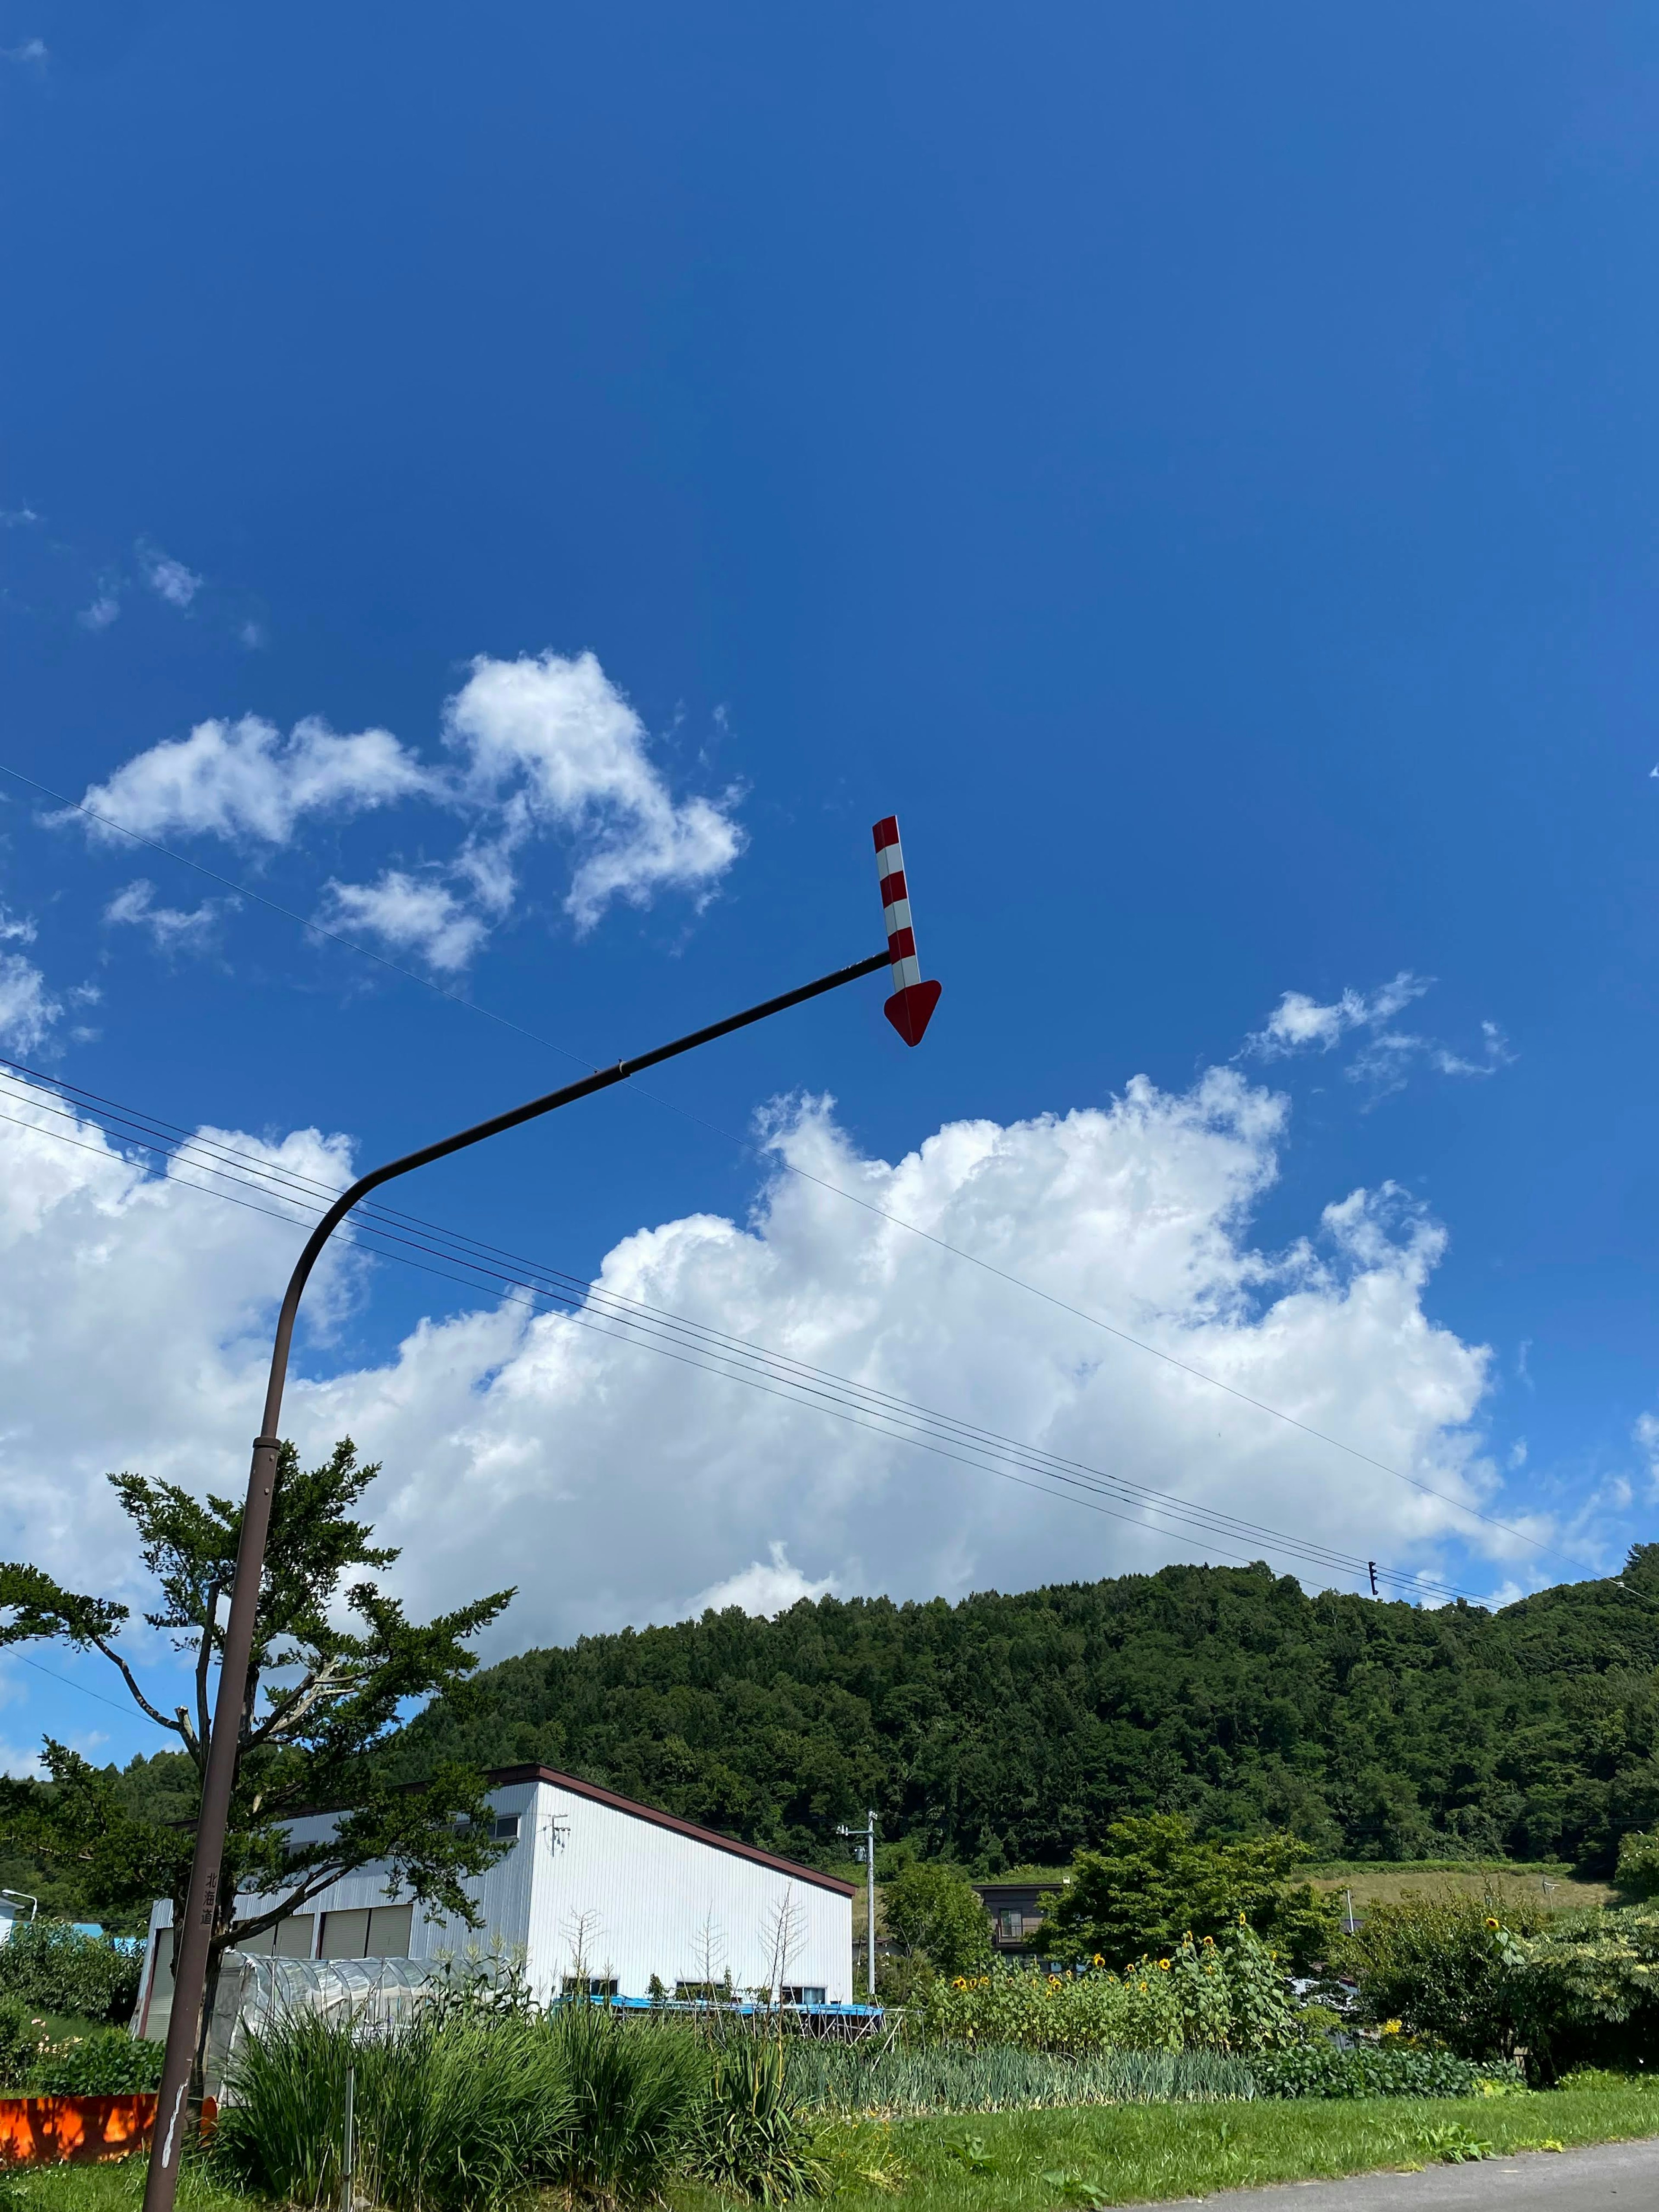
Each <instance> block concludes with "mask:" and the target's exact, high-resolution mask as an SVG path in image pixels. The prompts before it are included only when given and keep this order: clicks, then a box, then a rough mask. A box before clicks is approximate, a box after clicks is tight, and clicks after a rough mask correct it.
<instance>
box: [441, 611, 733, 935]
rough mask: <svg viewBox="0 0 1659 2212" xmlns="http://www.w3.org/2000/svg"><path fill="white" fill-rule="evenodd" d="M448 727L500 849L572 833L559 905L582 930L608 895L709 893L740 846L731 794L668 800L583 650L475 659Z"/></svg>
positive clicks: (623, 706)
mask: <svg viewBox="0 0 1659 2212" xmlns="http://www.w3.org/2000/svg"><path fill="white" fill-rule="evenodd" d="M445 729H446V734H447V738H448V739H449V742H450V744H451V745H452V746H453V748H454V749H455V750H456V752H457V753H458V754H459V757H460V758H461V759H462V761H463V762H464V763H465V779H466V783H467V787H468V788H469V789H470V790H471V792H473V793H476V794H478V795H480V796H483V797H487V798H488V799H489V800H490V801H491V802H493V804H494V805H495V806H497V807H499V808H501V810H502V811H503V813H504V816H505V824H504V829H503V834H502V839H501V843H500V845H499V846H498V848H497V849H498V851H501V852H505V851H506V850H507V849H510V848H511V846H512V845H513V844H515V843H517V842H520V841H521V840H522V839H523V837H524V836H526V835H527V834H529V832H530V831H531V830H532V829H534V828H536V827H538V826H539V825H542V824H552V825H556V826H557V827H559V828H561V829H565V830H567V831H568V832H570V833H571V834H572V835H573V836H574V838H575V840H576V841H577V843H578V846H579V849H580V859H579V860H578V863H577V866H576V871H575V874H574V878H573V880H572V883H571V886H570V893H569V896H568V898H567V899H566V901H565V908H566V911H567V912H568V914H569V915H571V917H572V918H573V920H574V921H575V924H576V927H577V928H578V929H579V930H586V929H591V928H592V927H593V925H594V923H595V922H596V921H599V917H600V915H602V914H603V913H604V912H605V908H606V907H607V906H608V905H609V904H610V903H611V901H612V900H613V899H617V898H620V899H623V900H626V901H627V902H629V904H630V905H633V906H645V905H647V904H648V903H649V902H650V900H651V898H652V896H653V894H654V893H655V892H657V891H659V890H691V891H706V890H709V889H711V888H712V887H713V885H714V884H716V883H718V882H719V880H720V877H721V876H723V875H724V874H725V872H726V870H727V869H728V868H729V867H730V866H731V865H732V861H733V860H736V859H737V857H738V853H739V852H740V851H741V850H742V847H743V838H742V834H741V832H740V831H739V829H738V826H737V824H736V823H734V822H733V821H732V818H731V816H730V813H729V812H728V811H726V810H727V807H728V805H729V804H730V794H728V795H727V797H726V799H723V800H722V801H720V802H719V803H716V802H715V801H714V800H711V799H687V800H685V801H684V803H682V804H678V805H677V804H676V802H675V800H674V799H673V797H672V796H671V793H670V791H669V788H668V786H667V784H666V783H665V781H664V779H663V776H662V775H661V773H660V771H659V769H657V768H656V766H655V765H654V764H653V762H652V760H651V758H650V757H649V754H648V753H647V750H646V732H645V726H644V724H643V723H642V722H641V720H640V718H639V716H638V715H637V714H635V711H634V709H633V708H632V707H630V706H629V703H628V702H627V700H626V699H624V698H623V696H622V694H621V692H620V691H618V690H617V688H616V686H615V684H612V683H611V680H610V678H608V677H607V676H606V675H605V671H604V670H603V669H602V668H601V667H600V665H599V662H598V660H597V659H595V658H594V656H593V655H592V653H582V654H580V656H579V657H578V658H577V659H574V660H567V659H562V657H561V656H560V655H559V654H558V653H542V654H540V655H538V656H537V657H534V658H532V657H531V656H529V655H524V656H522V657H520V659H517V660H491V659H488V658H487V657H483V656H481V657H480V658H479V659H477V660H475V661H474V662H473V664H472V672H471V675H470V676H469V678H467V681H466V683H465V684H464V685H463V687H462V688H461V690H459V691H458V692H457V693H456V695H455V696H454V697H453V699H452V700H450V702H449V703H448V706H447V708H446V710H445Z"/></svg>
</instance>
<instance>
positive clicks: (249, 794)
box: [52, 714, 433, 845]
mask: <svg viewBox="0 0 1659 2212" xmlns="http://www.w3.org/2000/svg"><path fill="white" fill-rule="evenodd" d="M432 788H433V779H432V776H431V775H430V774H429V772H428V770H427V769H423V768H422V766H421V764H420V763H419V762H418V761H417V760H416V759H415V758H414V757H413V756H412V755H411V754H409V753H407V752H405V751H404V748H403V747H402V746H401V745H400V744H398V740H397V738H394V737H393V736H392V734H391V732H389V731H386V730H360V731H359V732H357V733H356V735H355V736H351V737H337V735H336V734H335V732H333V731H332V730H331V729H330V728H329V726H328V725H327V724H326V723H325V722H321V721H318V720H314V719H310V720H305V721H302V722H298V723H296V724H295V727H294V729H293V730H292V731H291V732H290V733H289V736H288V737H286V738H284V737H283V735H282V733H281V732H280V731H279V730H277V729H276V726H275V725H274V724H273V723H270V722H267V721H264V720H261V718H260V717H259V716H258V714H244V715H243V716H242V718H241V720H240V721H235V722H220V721H209V722H198V723H197V726H196V727H195V728H194V729H193V730H192V731H191V733H190V735H189V736H188V737H187V738H172V739H169V740H168V741H167V742H166V743H165V744H159V745H153V746H152V747H151V748H150V750H149V751H148V752H143V753H139V754H137V756H136V757H134V758H133V759H131V760H130V761H128V762H126V763H125V765H124V766H122V767H121V768H118V769H117V770H116V771H115V773H114V775H112V776H111V777H110V778H109V779H108V781H106V782H104V783H94V784H90V785H88V788H87V793H86V797H85V799H84V802H83V803H84V805H87V806H88V807H89V808H91V809H92V810H93V811H94V813H97V814H103V815H107V816H109V817H111V818H112V820H114V821H116V822H118V823H121V824H122V825H123V826H124V827H125V828H126V829H136V830H137V831H138V833H139V834H140V836H146V837H167V836H178V835H179V834H180V833H183V834H185V835H188V836H215V837H224V838H230V839H237V840H241V839H246V840H250V841H258V842H261V843H264V844H269V845H286V844H287V843H288V842H289V840H290V838H292V836H294V833H295V829H296V828H297V827H298V825H299V823H301V821H302V820H303V819H304V817H306V816H307V815H308V814H333V815H348V814H356V813H362V811H365V810H366V809H368V808H371V807H377V806H387V805H392V803H393V802H394V801H396V800H398V799H407V798H410V797H411V796H413V795H416V794H417V793H418V794H427V793H430V792H431V790H432ZM52 819H53V820H54V821H57V822H70V823H82V824H84V825H85V827H86V829H87V834H88V836H90V837H91V838H93V839H94V841H95V842H97V841H101V842H104V843H106V844H110V843H118V842H121V840H120V838H119V835H118V832H117V831H115V830H113V829H107V828H106V827H105V826H104V825H103V824H102V823H98V822H94V821H93V820H92V819H91V818H90V817H89V816H88V815H86V814H81V813H72V814H59V815H55V816H53V817H52Z"/></svg>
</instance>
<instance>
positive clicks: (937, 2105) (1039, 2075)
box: [785, 2037, 1255, 2117]
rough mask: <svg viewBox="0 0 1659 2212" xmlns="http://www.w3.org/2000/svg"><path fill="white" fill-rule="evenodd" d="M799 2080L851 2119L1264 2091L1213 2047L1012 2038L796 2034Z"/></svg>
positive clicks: (800, 2087)
mask: <svg viewBox="0 0 1659 2212" xmlns="http://www.w3.org/2000/svg"><path fill="white" fill-rule="evenodd" d="M785 2047H786V2050H787V2067H788V2078H789V2085H790V2087H791V2088H792V2089H793V2090H794V2092H795V2093H796V2094H797V2095H798V2096H799V2098H800V2100H801V2101H802V2102H803V2103H804V2104H806V2105H809V2106H813V2107H815V2108H816V2109H817V2110H819V2111H822V2112H835V2113H838V2114H843V2115H863V2114H872V2115H878V2116H883V2117H899V2116H908V2115H912V2114H923V2113H928V2112H1012V2111H1016V2110H1024V2111H1030V2110H1031V2109H1033V2108H1041V2107H1043V2106H1063V2105H1117V2104H1150V2103H1154V2102H1156V2103H1175V2104H1189V2103H1199V2102H1202V2103H1210V2102H1213V2101H1215V2100H1218V2099H1223V2098H1238V2097H1251V2096H1254V2095H1255V2083H1254V2081H1252V2079H1251V2075H1250V2069H1249V2063H1248V2061H1246V2060H1244V2059H1243V2058H1235V2057H1226V2056H1224V2055H1222V2054H1221V2053H1218V2052H1216V2051H1086V2052H1083V2053H1080V2054H1079V2055H1078V2056H1077V2057H1058V2056H1056V2055H1055V2054H1054V2053H1053V2052H1050V2051H1028V2050H1024V2049H1021V2048H1019V2047H1018V2046H1015V2045H1008V2044H993V2045H986V2046H975V2045H969V2044H961V2043H954V2044H953V2043H940V2044H923V2045H904V2044H895V2045H893V2046H892V2047H891V2048H890V2049H888V2050H885V2051H878V2050H876V2049H874V2048H872V2045H868V2044H860V2043H854V2044H845V2043H828V2042H822V2043H821V2042H817V2041H816V2040H813V2039H810V2038H805V2037H801V2038H795V2039H791V2040H790V2041H789V2042H788V2044H787V2045H786V2046H785Z"/></svg>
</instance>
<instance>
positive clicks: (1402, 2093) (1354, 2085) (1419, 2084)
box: [1250, 2038, 1522, 2097]
mask: <svg viewBox="0 0 1659 2212" xmlns="http://www.w3.org/2000/svg"><path fill="white" fill-rule="evenodd" d="M1250 2071H1251V2074H1252V2075H1253V2076H1254V2078H1255V2087H1256V2093H1257V2094H1258V2095H1260V2096H1263V2097H1475V2096H1484V2095H1490V2094H1491V2093H1492V2091H1493V2090H1494V2089H1518V2088H1520V2087H1522V2076H1521V2075H1520V2074H1519V2073H1517V2072H1516V2069H1515V2067H1514V2066H1513V2065H1505V2064H1504V2063H1502V2062H1501V2061H1496V2062H1493V2063H1489V2064H1486V2065H1476V2064H1475V2063H1474V2060H1473V2059H1468V2058H1459V2057H1456V2056H1455V2054H1454V2053H1453V2052H1451V2051H1434V2050H1429V2049H1425V2048H1424V2047H1422V2046H1421V2045H1414V2044H1408V2043H1405V2042H1403V2041H1401V2040H1400V2039H1395V2038H1390V2039H1389V2040H1387V2041H1385V2042H1382V2043H1356V2044H1354V2045H1352V2047H1351V2048H1349V2049H1347V2050H1346V2051H1343V2050H1339V2049H1337V2047H1336V2046H1335V2045H1334V2044H1330V2043H1327V2042H1325V2041H1323V2040H1319V2041H1316V2042H1311V2043H1304V2044H1300V2045H1297V2048H1296V2049H1295V2050H1293V2051H1279V2052H1277V2053H1275V2054H1274V2055H1273V2056H1272V2057H1267V2058H1260V2059H1257V2060H1256V2061H1255V2063H1253V2065H1252V2066H1251V2069H1250Z"/></svg>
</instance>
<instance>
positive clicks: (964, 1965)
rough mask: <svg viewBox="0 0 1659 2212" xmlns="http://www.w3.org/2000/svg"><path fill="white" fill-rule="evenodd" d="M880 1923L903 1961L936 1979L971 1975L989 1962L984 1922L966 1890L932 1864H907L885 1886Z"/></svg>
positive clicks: (980, 1907)
mask: <svg viewBox="0 0 1659 2212" xmlns="http://www.w3.org/2000/svg"><path fill="white" fill-rule="evenodd" d="M881 1918H882V1924H883V1927H884V1929H885V1932H886V1933H887V1935H888V1936H890V1938H891V1940H892V1941H893V1942H896V1944H897V1945H898V1946H899V1948H900V1949H901V1950H902V1951H903V1953H904V1954H906V1956H907V1957H908V1958H915V1957H917V1956H918V1955H920V1956H921V1958H923V1959H925V1960H927V1963H928V1965H929V1966H932V1967H933V1969H934V1971H935V1972H938V1973H941V1974H975V1973H979V1972H982V1971H983V1969H984V1968H985V1966H987V1965H988V1963H989V1961H990V1957H991V1929H990V1923H989V1922H988V1921H987V1918H986V1916H985V1907H984V1906H983V1905H981V1903H980V1901H979V1899H978V1897H977V1895H976V1894H975V1892H974V1890H973V1888H972V1887H971V1886H970V1885H969V1882H968V1881H967V1880H966V1879H965V1877H964V1876H963V1875H959V1874H957V1872H956V1871H955V1870H954V1869H952V1868H951V1867H947V1866H941V1865H940V1864H939V1862H938V1861H937V1860H929V1859H918V1860H913V1861H912V1862H911V1863H910V1864H909V1865H908V1866H906V1867H902V1868H901V1869H899V1871H898V1873H897V1874H896V1875H894V1876H893V1878H892V1880H891V1881H889V1882H888V1883H886V1884H885V1885H884V1888H883V1891H882V1898H881Z"/></svg>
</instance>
